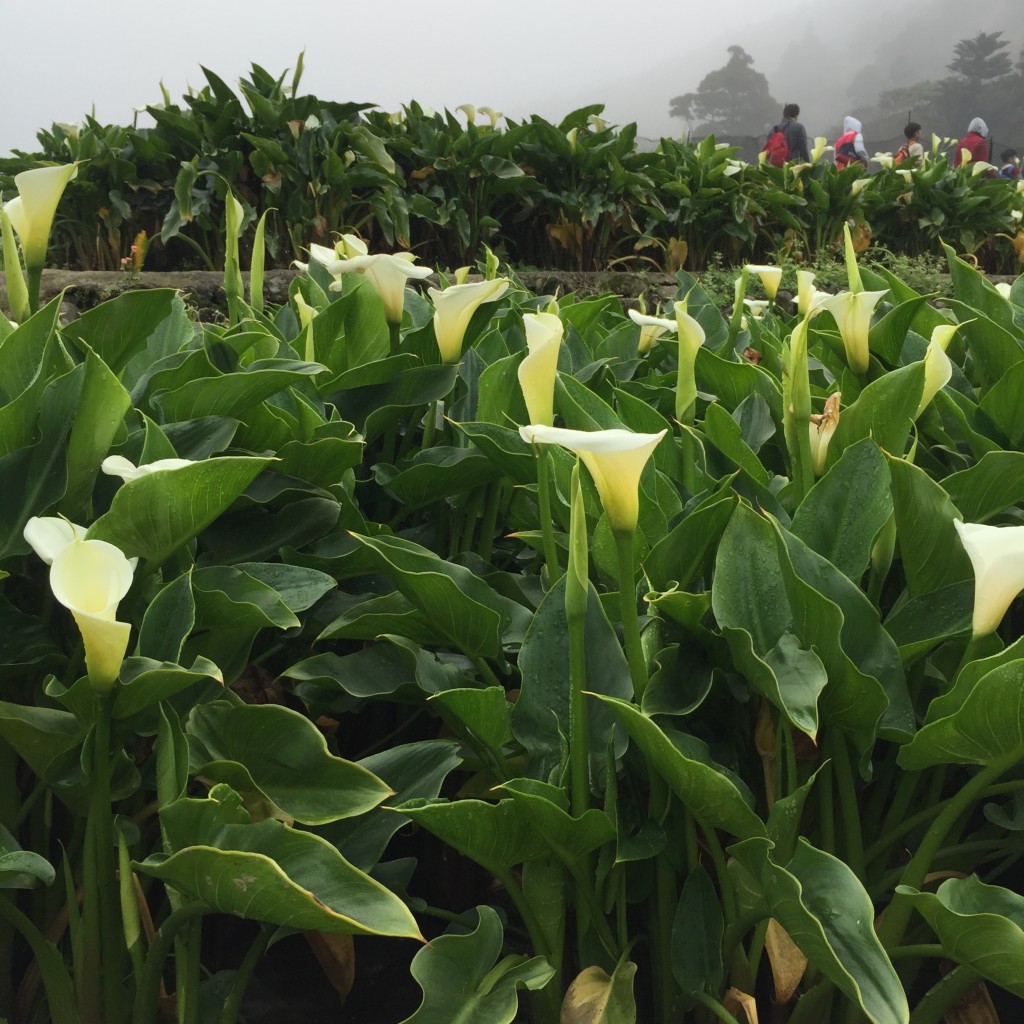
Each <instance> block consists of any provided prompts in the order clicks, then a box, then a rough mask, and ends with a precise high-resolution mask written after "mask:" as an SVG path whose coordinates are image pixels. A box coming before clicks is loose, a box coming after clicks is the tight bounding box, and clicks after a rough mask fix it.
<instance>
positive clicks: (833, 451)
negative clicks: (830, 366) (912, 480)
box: [826, 362, 924, 467]
mask: <svg viewBox="0 0 1024 1024" xmlns="http://www.w3.org/2000/svg"><path fill="white" fill-rule="evenodd" d="M923 388H924V363H923V362H916V363H912V364H911V365H910V366H901V367H900V368H899V369H898V370H891V371H890V372H889V373H887V374H885V375H884V376H882V377H879V378H878V379H877V380H873V381H872V382H871V383H870V384H869V385H868V386H867V387H866V388H865V389H864V390H863V391H862V392H861V393H860V395H859V396H858V397H857V400H856V401H855V402H853V404H852V405H849V406H847V407H846V408H845V409H843V410H842V412H841V413H840V416H839V425H838V426H837V427H836V432H835V434H833V435H832V440H831V441H830V442H829V446H828V456H827V459H826V466H828V467H832V466H833V465H834V464H835V463H836V462H838V461H839V458H840V456H841V455H842V454H843V451H844V450H845V449H846V448H847V447H848V446H849V445H851V444H854V443H855V442H857V441H860V440H863V439H864V438H866V437H870V438H872V439H873V440H874V442H875V444H877V445H878V447H879V448H881V449H882V450H883V451H885V452H887V453H889V454H891V455H894V456H900V455H902V454H903V451H904V449H905V448H906V446H907V438H908V437H909V436H910V431H911V428H912V427H913V425H914V416H915V415H916V413H917V407H918V404H919V403H920V401H921V394H922V390H923Z"/></svg>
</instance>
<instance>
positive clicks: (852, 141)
mask: <svg viewBox="0 0 1024 1024" xmlns="http://www.w3.org/2000/svg"><path fill="white" fill-rule="evenodd" d="M835 153H836V167H838V168H839V169H840V170H842V169H843V168H844V167H846V166H847V165H849V164H851V163H853V162H854V161H855V160H859V161H860V162H861V163H862V164H863V165H864V166H865V167H867V165H868V151H867V150H866V149H865V148H864V136H863V135H861V123H860V121H858V120H857V118H855V117H851V116H850V115H849V114H847V116H846V117H844V118H843V134H842V135H840V136H839V138H838V139H836V149H835Z"/></svg>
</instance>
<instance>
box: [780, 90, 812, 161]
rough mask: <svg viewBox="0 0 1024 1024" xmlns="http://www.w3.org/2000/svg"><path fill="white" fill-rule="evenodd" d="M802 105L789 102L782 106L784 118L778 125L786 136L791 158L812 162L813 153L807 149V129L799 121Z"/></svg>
mask: <svg viewBox="0 0 1024 1024" xmlns="http://www.w3.org/2000/svg"><path fill="white" fill-rule="evenodd" d="M799 118H800V105H799V104H798V103H787V104H786V105H785V106H784V107H783V108H782V120H781V121H780V122H779V123H778V125H777V126H776V127H777V128H778V130H779V131H780V132H782V134H783V135H785V136H786V143H787V145H788V146H789V159H790V160H800V161H802V162H803V163H810V160H811V154H810V151H809V150H808V149H807V129H806V128H804V126H803V125H802V124H801V123H800V121H799Z"/></svg>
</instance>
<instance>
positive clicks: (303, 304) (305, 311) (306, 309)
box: [295, 291, 318, 327]
mask: <svg viewBox="0 0 1024 1024" xmlns="http://www.w3.org/2000/svg"><path fill="white" fill-rule="evenodd" d="M295 309H296V310H297V311H298V314H299V324H300V325H301V326H302V327H308V326H309V325H310V324H311V323H312V322H313V317H315V316H316V314H317V312H318V310H316V309H314V308H313V307H312V306H311V305H310V304H309V303H308V302H307V301H306V300H305V299H304V298H303V297H302V292H298V291H297V292H296V293H295Z"/></svg>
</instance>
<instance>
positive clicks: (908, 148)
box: [893, 121, 924, 167]
mask: <svg viewBox="0 0 1024 1024" xmlns="http://www.w3.org/2000/svg"><path fill="white" fill-rule="evenodd" d="M903 137H904V138H905V139H906V140H907V141H906V142H904V143H903V145H902V146H900V148H899V149H897V150H896V155H895V157H893V164H894V165H895V166H896V167H899V165H900V164H902V163H909V164H912V165H913V166H914V167H920V166H921V161H922V160H923V159H924V146H922V145H921V126H920V125H919V124H918V123H917V122H916V121H908V122H907V126H906V128H904V129H903Z"/></svg>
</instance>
